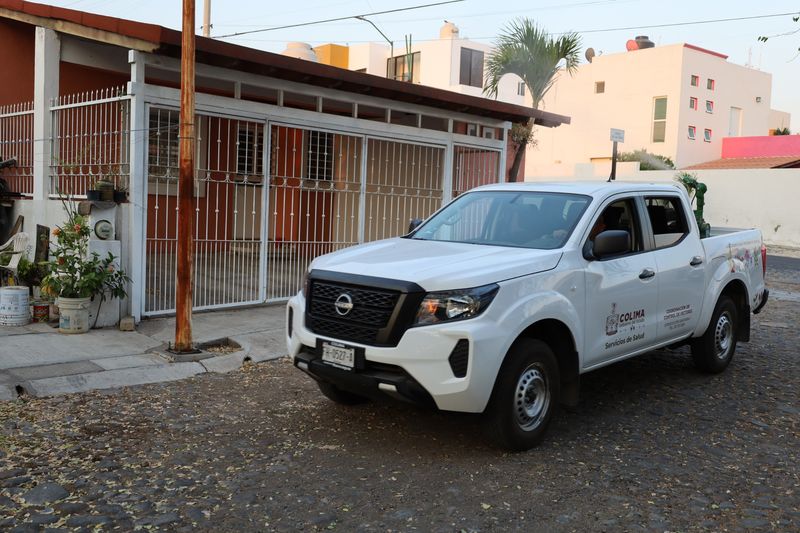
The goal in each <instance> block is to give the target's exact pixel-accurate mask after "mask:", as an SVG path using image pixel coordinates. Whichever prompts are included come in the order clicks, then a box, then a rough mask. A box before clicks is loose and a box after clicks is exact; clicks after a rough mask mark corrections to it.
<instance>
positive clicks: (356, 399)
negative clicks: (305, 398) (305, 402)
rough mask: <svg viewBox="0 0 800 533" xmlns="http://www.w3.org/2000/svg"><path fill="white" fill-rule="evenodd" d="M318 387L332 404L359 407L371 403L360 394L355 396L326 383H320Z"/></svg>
mask: <svg viewBox="0 0 800 533" xmlns="http://www.w3.org/2000/svg"><path fill="white" fill-rule="evenodd" d="M317 385H319V390H320V391H321V392H322V394H323V395H325V397H326V398H328V399H329V400H330V401H332V402H335V403H338V404H339V405H358V404H360V403H366V402H367V401H369V400H368V399H367V398H365V397H364V396H359V395H358V394H353V393H352V392H348V391H346V390H342V389H340V388H339V387H337V386H335V385H332V384H330V383H328V382H326V381H318V382H317Z"/></svg>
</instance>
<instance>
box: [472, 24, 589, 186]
mask: <svg viewBox="0 0 800 533" xmlns="http://www.w3.org/2000/svg"><path fill="white" fill-rule="evenodd" d="M580 49H581V39H580V36H578V34H577V33H574V32H570V33H565V34H563V35H561V36H560V37H558V38H553V37H552V36H551V35H550V34H548V33H547V32H546V31H545V30H544V29H543V28H541V27H540V26H538V25H536V24H535V23H534V22H533V21H531V20H530V19H527V18H520V19H516V20H514V21H512V22H510V23H509V24H508V25H507V26H506V28H505V29H504V30H503V32H502V33H501V34H500V36H499V37H498V38H497V42H496V43H495V49H494V51H493V52H492V53H491V54H489V58H488V60H487V62H486V75H485V84H484V89H483V91H484V93H485V94H486V95H488V96H491V97H494V98H496V97H497V90H498V87H499V85H500V79H501V78H502V77H503V76H505V75H506V74H516V75H517V76H519V77H520V78H522V81H523V82H524V83H525V86H526V87H527V89H528V93H529V94H530V95H531V99H532V104H531V105H532V107H533V108H534V109H537V108H538V107H539V105H540V104H541V102H542V99H543V98H544V96H545V95H546V94H547V92H548V91H549V90H550V88H551V87H552V86H553V83H554V82H555V81H556V75H557V74H558V72H559V70H560V69H561V68H563V69H564V70H566V71H567V72H568V73H569V74H570V75H572V74H573V73H574V72H575V71H576V70H577V68H578V61H579V57H580V56H579V52H580ZM533 125H534V121H533V119H530V120H529V121H528V122H527V123H524V124H515V125H514V127H513V128H512V130H511V141H512V143H513V144H514V147H515V150H516V152H515V154H514V162H513V164H512V165H511V169H510V170H509V172H508V177H509V181H516V179H517V174H518V173H519V167H520V165H521V164H522V157H523V156H524V155H525V148H526V147H527V146H528V144H529V143H530V142H531V139H532V136H533Z"/></svg>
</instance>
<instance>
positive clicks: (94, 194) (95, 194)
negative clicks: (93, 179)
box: [86, 189, 100, 202]
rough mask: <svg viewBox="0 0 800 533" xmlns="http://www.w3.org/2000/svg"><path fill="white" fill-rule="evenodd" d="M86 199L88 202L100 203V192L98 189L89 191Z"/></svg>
mask: <svg viewBox="0 0 800 533" xmlns="http://www.w3.org/2000/svg"><path fill="white" fill-rule="evenodd" d="M86 199H87V200H93V201H95V202H99V201H100V191H98V190H96V189H89V190H88V191H86Z"/></svg>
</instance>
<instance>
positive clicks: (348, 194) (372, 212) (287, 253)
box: [267, 125, 445, 300]
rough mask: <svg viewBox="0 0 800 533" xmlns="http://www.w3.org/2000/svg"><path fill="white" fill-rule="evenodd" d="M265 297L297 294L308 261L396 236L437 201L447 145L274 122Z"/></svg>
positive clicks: (280, 297)
mask: <svg viewBox="0 0 800 533" xmlns="http://www.w3.org/2000/svg"><path fill="white" fill-rule="evenodd" d="M270 138H271V147H270V187H269V202H270V203H269V215H268V216H269V223H268V226H269V233H268V242H267V250H268V252H267V256H268V257H267V300H282V299H286V298H289V297H291V296H293V295H294V294H296V293H297V291H298V290H300V286H301V285H302V283H303V277H304V274H305V272H306V270H307V268H308V265H309V264H310V263H311V261H312V260H313V259H314V258H315V257H317V256H319V255H322V254H325V253H329V252H333V251H335V250H339V249H341V248H346V247H348V246H352V245H354V244H358V243H360V242H367V241H373V240H377V239H384V238H388V237H396V236H398V235H402V234H404V233H405V232H406V229H407V226H408V221H409V219H410V218H413V217H425V216H428V215H429V214H431V213H432V212H433V211H434V210H436V209H437V208H438V207H439V206H440V205H441V203H442V197H443V175H444V158H445V148H444V147H441V146H429V145H423V144H416V143H410V142H400V141H393V140H386V139H379V138H371V137H361V136H355V135H347V134H344V133H334V132H328V131H323V130H314V129H307V128H303V127H299V126H284V125H273V126H272V128H271V137H270Z"/></svg>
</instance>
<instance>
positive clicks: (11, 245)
mask: <svg viewBox="0 0 800 533" xmlns="http://www.w3.org/2000/svg"><path fill="white" fill-rule="evenodd" d="M27 252H28V234H27V233H22V232H20V233H16V234H14V235H12V236H11V238H10V239H8V241H7V242H6V243H5V244H3V245H2V246H0V255H7V254H10V255H11V260H10V261H9V262H8V264H7V265H0V272H3V273H4V275H3V276H2V277H1V278H2V279H6V278H7V277H8V275H5V272H6V271H7V272H8V273H9V275H11V276H13V277H14V279H17V269H18V268H19V262H20V259H22V258H23V257H24V256H25V254H27Z"/></svg>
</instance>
